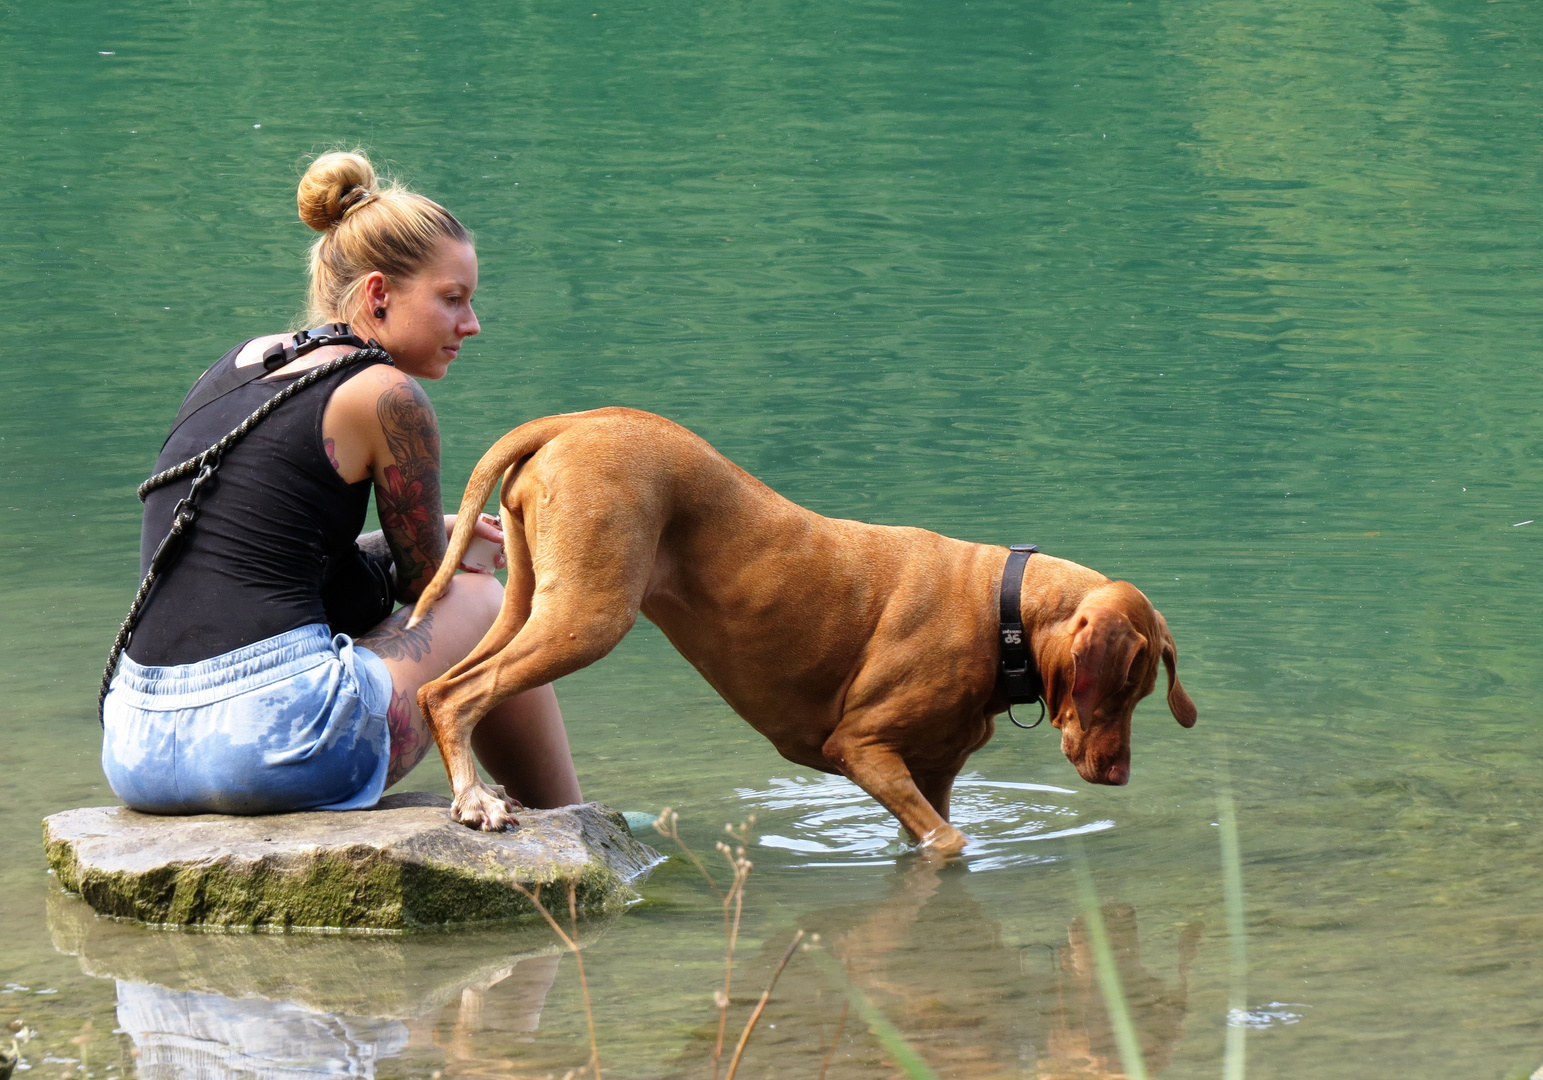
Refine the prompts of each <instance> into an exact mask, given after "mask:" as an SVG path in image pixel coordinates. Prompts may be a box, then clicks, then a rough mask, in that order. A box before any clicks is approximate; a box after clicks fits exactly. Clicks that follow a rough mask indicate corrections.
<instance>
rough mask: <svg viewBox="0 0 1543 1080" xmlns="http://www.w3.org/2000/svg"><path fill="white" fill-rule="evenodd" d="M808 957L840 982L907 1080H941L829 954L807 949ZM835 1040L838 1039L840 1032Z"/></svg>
mask: <svg viewBox="0 0 1543 1080" xmlns="http://www.w3.org/2000/svg"><path fill="white" fill-rule="evenodd" d="M809 955H810V957H811V958H813V960H814V962H815V963H816V964H817V965H818V966H819V968H820V970H821V971H823V972H825V974H826V975H828V976H830V978H831V980H832V981H836V982H840V983H841V984H842V986H843V987H844V988H845V989H846V994H847V1001H848V1002H849V1003H850V1004H851V1007H852V1009H853V1011H855V1012H856V1013H857V1015H858V1016H860V1017H862V1019H863V1022H864V1023H865V1024H867V1025H868V1030H869V1031H870V1032H871V1033H872V1034H873V1037H874V1038H875V1039H877V1040H878V1042H879V1045H880V1046H882V1047H883V1048H884V1053H885V1054H887V1055H888V1056H889V1059H890V1060H891V1061H893V1062H894V1063H895V1065H896V1066H898V1067H899V1069H900V1071H901V1072H903V1073H904V1074H905V1075H906V1076H908V1077H909V1078H910V1080H942V1078H941V1077H939V1076H938V1074H937V1073H935V1072H933V1071H932V1066H930V1065H928V1064H927V1062H926V1061H925V1060H923V1058H922V1056H921V1054H919V1053H917V1051H916V1048H915V1047H914V1046H912V1045H911V1044H910V1043H909V1042H907V1041H906V1038H905V1036H904V1035H902V1034H900V1029H899V1028H897V1027H895V1025H894V1024H892V1023H890V1021H889V1017H887V1016H885V1015H884V1012H883V1010H881V1009H880V1008H879V1007H878V1006H877V1005H875V1004H874V1003H873V1002H872V1001H870V1000H869V999H868V995H867V994H865V993H863V992H862V991H861V990H860V989H858V987H857V985H856V984H855V983H853V982H850V981H848V979H847V977H846V972H845V971H843V970H842V968H841V965H840V964H838V963H836V961H835V959H834V958H832V957H831V955H830V954H829V953H827V952H825V951H824V950H823V949H813V950H810V953H809ZM837 1038H838V1039H839V1038H840V1031H839V1030H838V1031H837Z"/></svg>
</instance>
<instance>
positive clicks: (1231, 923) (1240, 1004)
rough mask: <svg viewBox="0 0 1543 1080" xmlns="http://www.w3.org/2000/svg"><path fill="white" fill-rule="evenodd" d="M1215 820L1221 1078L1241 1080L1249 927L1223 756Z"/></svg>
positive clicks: (1227, 776)
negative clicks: (1223, 965)
mask: <svg viewBox="0 0 1543 1080" xmlns="http://www.w3.org/2000/svg"><path fill="white" fill-rule="evenodd" d="M1216 824H1217V825H1218V827H1219V828H1220V829H1221V846H1222V898H1223V900H1224V902H1225V904H1226V907H1227V950H1228V957H1229V960H1230V963H1229V968H1230V971H1229V976H1230V979H1229V982H1230V984H1231V986H1230V989H1229V993H1228V999H1229V1000H1228V1006H1229V1007H1228V1011H1227V1048H1226V1055H1225V1057H1224V1058H1223V1060H1222V1080H1243V1064H1244V1039H1245V1037H1246V1036H1247V1034H1248V1028H1247V1027H1246V1026H1245V1025H1244V1023H1243V1020H1244V1015H1245V1014H1246V1013H1247V1011H1248V927H1247V925H1246V923H1245V921H1244V917H1243V858H1242V855H1241V854H1240V851H1239V847H1238V818H1237V812H1236V808H1235V807H1234V806H1233V802H1232V775H1231V772H1230V770H1229V769H1228V768H1227V762H1226V759H1225V758H1222V760H1221V779H1220V781H1219V782H1218V784H1217V788H1216Z"/></svg>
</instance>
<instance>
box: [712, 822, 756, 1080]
mask: <svg viewBox="0 0 1543 1080" xmlns="http://www.w3.org/2000/svg"><path fill="white" fill-rule="evenodd" d="M754 823H755V818H754V817H751V818H750V820H749V821H746V822H743V823H742V824H741V825H740V826H739V828H738V829H735V828H734V826H732V825H725V826H724V827H723V831H724V832H726V833H728V834H729V835H730V836H732V837H734V838H735V839H737V840H740V841H741V843H740V844H739V845H737V846H735V847H730V846H729V845H728V844H725V843H724V842H723V841H722V840H720V841H718V843H717V845H716V846H717V848H718V851H719V852H721V853H722V855H723V857H724V858H725V859H727V860H728V863H729V870H730V871H731V872H732V874H733V875H734V876H733V879H732V880H731V881H730V882H729V891H728V892H727V893H726V894H724V897H723V932H724V936H725V937H726V938H727V939H728V949H727V951H726V952H725V953H724V957H723V989H722V990H720V991H718V993H717V994H715V995H714V998H715V1000H716V1003H717V1006H718V1039H717V1041H716V1042H715V1043H714V1044H713V1080H718V1065H719V1063H720V1062H721V1060H722V1058H723V1036H724V1033H725V1031H726V1030H727V1029H728V1023H729V994H730V992H731V991H732V989H733V985H734V948H735V946H736V945H737V944H738V942H739V920H740V916H741V915H742V914H743V913H744V908H745V881H746V879H747V878H749V877H750V870H751V868H752V866H754V864H753V863H752V862H751V861H750V860H749V859H747V858H745V848H744V844H743V841H745V840H747V839H748V838H749V836H750V826H751V825H753V824H754ZM731 904H732V905H733V907H734V917H733V919H732V920H731V919H730V918H729V906H730V905H731Z"/></svg>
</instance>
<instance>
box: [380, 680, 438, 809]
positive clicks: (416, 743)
mask: <svg viewBox="0 0 1543 1080" xmlns="http://www.w3.org/2000/svg"><path fill="white" fill-rule="evenodd" d="M386 725H387V727H389V728H390V730H391V763H390V765H389V766H387V769H386V786H387V787H390V786H391V785H392V784H394V783H396V782H397V781H398V780H400V779H402V777H404V776H406V775H407V774H408V773H410V772H412V770H413V766H414V765H417V764H418V762H420V761H422V760H423V755H425V754H427V753H428V752H429V743H430V742H431V741H432V740H431V739H430V737H429V728H428V725H427V724H425V723H424V722H423V720H422V718H420V717H419V716H418V706H417V704H416V703H415V702H414V701H413V700H412V697H411V696H410V695H409V694H408V693H407V691H405V690H394V691H392V693H391V705H390V706H389V707H388V708H387V709H386Z"/></svg>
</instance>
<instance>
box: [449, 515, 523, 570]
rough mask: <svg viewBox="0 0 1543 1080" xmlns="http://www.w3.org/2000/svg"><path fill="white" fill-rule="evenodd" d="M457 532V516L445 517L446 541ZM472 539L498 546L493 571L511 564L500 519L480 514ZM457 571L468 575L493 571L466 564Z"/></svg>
mask: <svg viewBox="0 0 1543 1080" xmlns="http://www.w3.org/2000/svg"><path fill="white" fill-rule="evenodd" d="M454 531H455V515H454V514H446V515H445V539H446V540H447V541H448V540H449V538H450V534H451V533H452V532H454ZM472 537H473V538H474V539H476V540H491V541H492V542H493V543H495V544H497V545H498V553H497V554H496V555H494V556H493V570H502V569H503V568H504V567H505V566H506V565H507V564H508V562H509V560H508V559H507V558H506V557H505V555H504V530H503V527H502V526H501V525H500V524H499V523H498V519H497V518H496V517H494V516H493V515H492V514H478V515H477V524H476V525H475V526H473V528H472ZM456 569H458V570H460V571H461V572H463V573H467V574H490V573H492V572H493V571H492V570H484V569H482V568H481V567H478V566H467V565H466V564H465V563H464V562H463V563H461V565H460V566H458V567H457V568H456Z"/></svg>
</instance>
